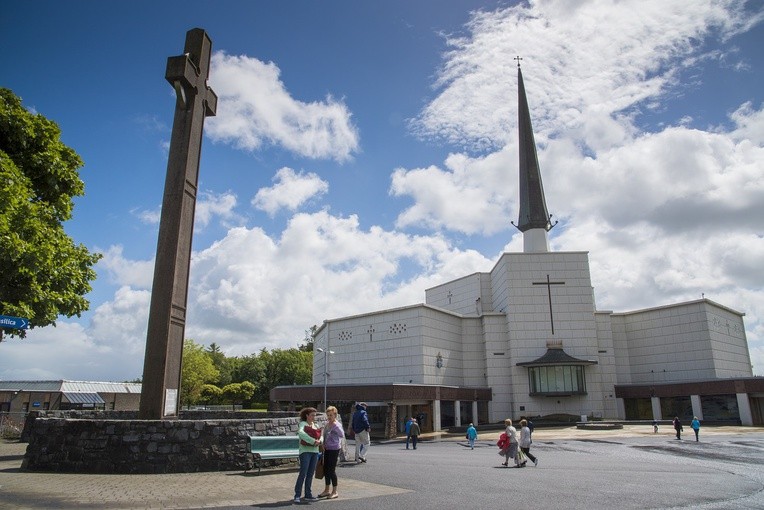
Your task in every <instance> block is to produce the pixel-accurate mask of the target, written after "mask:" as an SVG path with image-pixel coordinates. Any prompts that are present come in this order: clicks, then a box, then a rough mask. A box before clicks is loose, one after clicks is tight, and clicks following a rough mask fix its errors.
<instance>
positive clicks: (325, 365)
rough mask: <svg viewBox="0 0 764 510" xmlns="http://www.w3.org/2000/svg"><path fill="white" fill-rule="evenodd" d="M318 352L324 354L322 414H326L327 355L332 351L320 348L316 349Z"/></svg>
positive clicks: (332, 352)
mask: <svg viewBox="0 0 764 510" xmlns="http://www.w3.org/2000/svg"><path fill="white" fill-rule="evenodd" d="M316 350H317V351H318V352H323V353H324V412H326V384H327V382H328V381H329V355H330V354H334V351H327V350H325V349H322V348H321V347H318V348H316Z"/></svg>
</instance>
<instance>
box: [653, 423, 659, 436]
mask: <svg viewBox="0 0 764 510" xmlns="http://www.w3.org/2000/svg"><path fill="white" fill-rule="evenodd" d="M657 433H658V420H653V434H657Z"/></svg>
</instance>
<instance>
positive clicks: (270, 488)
mask: <svg viewBox="0 0 764 510" xmlns="http://www.w3.org/2000/svg"><path fill="white" fill-rule="evenodd" d="M685 430H686V431H687V432H689V435H687V434H685V439H683V440H682V441H677V440H676V439H674V431H673V429H670V428H668V427H661V430H660V431H659V433H658V434H653V432H652V427H651V426H632V425H627V426H625V427H624V429H622V430H614V431H582V430H578V429H576V428H575V427H572V428H566V429H553V430H551V429H538V430H536V432H535V433H534V435H533V436H534V437H533V439H534V443H533V446H532V448H531V452H532V453H533V454H535V455H536V456H537V457H538V458H539V465H538V467H533V466H532V465H530V464H529V467H526V468H524V469H514V468H504V467H502V466H501V462H503V458H502V457H499V456H498V455H497V452H498V449H497V448H496V446H495V442H496V439H497V437H498V434H499V432H491V433H485V434H480V430H478V433H479V438H478V441H477V443H476V447H475V449H474V450H470V449H469V448H468V446H467V443H466V441H465V440H464V439H463V438H462V437H461V436H459V437H448V436H444V435H428V436H426V437H425V438H424V439H425V440H424V441H421V442H420V445H419V447H418V449H417V450H406V449H405V445H404V444H403V442H402V441H389V442H384V443H374V444H372V445H371V449H370V451H369V454H368V462H367V463H365V464H354V463H348V464H344V465H343V466H341V467H340V468H339V469H338V476H339V491H338V492H339V495H340V497H339V498H338V499H334V500H330V501H326V500H322V501H319V502H315V503H308V502H303V503H302V504H300V505H296V504H294V503H293V502H292V497H293V491H294V483H295V479H296V476H297V471H296V469H291V468H290V469H264V470H263V471H262V473H261V474H259V475H258V474H254V473H252V472H249V473H246V474H245V473H243V472H231V471H227V472H213V473H182V474H167V475H92V474H70V473H34V472H22V471H21V470H20V466H21V460H22V457H23V454H24V451H25V449H26V445H25V444H21V443H8V442H5V443H3V442H0V509H6V508H8V509H11V508H12V509H19V508H65V509H73V508H77V509H81V508H82V509H87V508H92V509H96V508H97V509H118V508H146V509H197V508H220V509H230V510H233V509H252V508H280V507H287V506H295V507H298V506H302V507H305V506H319V507H329V506H332V507H336V508H338V509H350V508H352V509H354V510H365V509H375V510H378V509H379V508H410V509H412V510H413V509H416V510H425V509H439V510H442V509H451V508H464V507H471V508H497V507H500V506H533V507H534V508H545V509H546V508H565V509H567V508H570V509H578V508H581V509H583V508H586V509H598V508H603V509H604V508H607V509H612V508H619V509H652V508H655V509H657V508H660V509H663V510H665V509H678V508H699V509H716V510H719V509H730V510H732V509H735V510H737V509H762V508H764V428H751V427H717V428H711V427H706V428H703V429H701V435H700V439H701V440H700V442H697V443H696V442H695V440H694V437H691V436H692V431H690V430H689V427H685ZM349 450H350V451H351V452H352V451H353V444H352V441H351V444H350V445H349ZM323 485H324V484H323V480H314V484H313V493H314V494H318V493H319V492H321V490H323Z"/></svg>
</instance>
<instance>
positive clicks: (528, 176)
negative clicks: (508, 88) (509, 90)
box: [512, 57, 557, 253]
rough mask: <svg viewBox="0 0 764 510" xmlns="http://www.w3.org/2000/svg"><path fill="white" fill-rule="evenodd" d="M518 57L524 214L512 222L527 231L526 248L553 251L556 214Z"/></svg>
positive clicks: (519, 126) (521, 211) (521, 203)
mask: <svg viewBox="0 0 764 510" xmlns="http://www.w3.org/2000/svg"><path fill="white" fill-rule="evenodd" d="M515 60H517V86H518V90H517V98H518V103H519V104H518V132H519V152H520V215H519V217H518V220H517V224H515V223H514V222H512V225H515V227H517V228H518V230H520V232H522V233H523V251H524V252H526V253H528V252H546V251H549V239H548V237H547V232H549V230H551V229H552V227H554V226H555V225H556V224H557V222H555V223H554V224H552V222H551V218H552V216H551V215H550V214H549V213H548V212H547V209H546V200H545V199H544V186H543V184H542V183H541V172H540V170H539V161H538V156H537V155H536V141H535V140H534V138H533V126H532V125H531V114H530V110H529V108H528V99H527V98H526V97H525V85H524V84H523V72H522V71H521V70H520V60H522V59H521V58H520V57H516V58H515Z"/></svg>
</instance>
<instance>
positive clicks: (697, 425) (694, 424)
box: [690, 416, 700, 442]
mask: <svg viewBox="0 0 764 510" xmlns="http://www.w3.org/2000/svg"><path fill="white" fill-rule="evenodd" d="M690 428H692V431H693V432H695V442H698V434H700V420H699V419H698V417H697V416H693V417H692V423H690Z"/></svg>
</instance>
